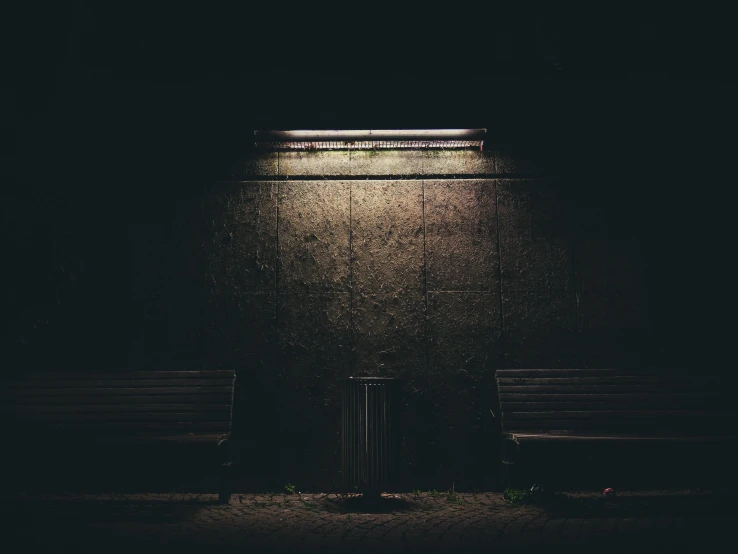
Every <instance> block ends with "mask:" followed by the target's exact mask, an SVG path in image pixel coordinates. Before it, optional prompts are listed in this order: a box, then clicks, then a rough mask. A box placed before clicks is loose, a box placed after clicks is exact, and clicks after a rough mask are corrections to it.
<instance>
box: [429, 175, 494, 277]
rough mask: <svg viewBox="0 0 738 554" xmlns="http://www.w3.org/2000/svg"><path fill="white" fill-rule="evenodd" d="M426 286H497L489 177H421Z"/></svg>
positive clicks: (492, 196) (491, 193)
mask: <svg viewBox="0 0 738 554" xmlns="http://www.w3.org/2000/svg"><path fill="white" fill-rule="evenodd" d="M425 233H426V239H425V241H426V248H425V251H426V264H427V271H428V290H431V291H432V290H476V291H489V290H497V288H498V286H499V285H498V276H497V273H498V261H497V235H496V224H495V187H494V182H493V181H482V180H480V181H476V180H473V181H472V180H470V181H426V182H425Z"/></svg>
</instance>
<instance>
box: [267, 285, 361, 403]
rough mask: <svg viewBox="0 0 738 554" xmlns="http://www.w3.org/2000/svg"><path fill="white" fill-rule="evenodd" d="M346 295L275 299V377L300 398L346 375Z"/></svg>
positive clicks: (294, 296)
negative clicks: (277, 311)
mask: <svg viewBox="0 0 738 554" xmlns="http://www.w3.org/2000/svg"><path fill="white" fill-rule="evenodd" d="M349 303H350V297H349V293H332V294H280V295H279V313H278V328H279V343H278V348H279V364H280V365H279V371H278V373H279V375H280V376H281V378H282V380H283V382H285V383H289V387H290V388H291V389H293V390H302V391H304V394H306V395H310V394H312V393H311V392H310V391H311V390H313V389H315V388H316V387H317V389H318V390H319V389H321V388H323V387H333V386H335V384H336V382H337V380H338V379H342V378H344V377H348V375H349V373H348V372H349V352H350V349H351V334H350V328H349V325H350V323H349V322H350V311H349V310H350V308H349Z"/></svg>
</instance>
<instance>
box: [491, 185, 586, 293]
mask: <svg viewBox="0 0 738 554" xmlns="http://www.w3.org/2000/svg"><path fill="white" fill-rule="evenodd" d="M497 210H498V221H499V231H498V232H499V235H500V264H501V270H502V289H503V290H504V291H512V290H515V291H517V290H528V291H533V290H537V291H543V290H549V289H567V290H568V289H571V288H572V286H573V266H572V240H571V233H570V226H569V223H568V221H567V218H568V217H569V212H568V206H567V205H566V202H565V201H564V198H563V197H562V196H561V195H560V194H558V193H557V189H556V188H555V185H554V184H553V183H550V182H547V181H545V180H514V181H513V180H504V181H498V196H497Z"/></svg>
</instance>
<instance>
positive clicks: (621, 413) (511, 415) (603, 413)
mask: <svg viewBox="0 0 738 554" xmlns="http://www.w3.org/2000/svg"><path fill="white" fill-rule="evenodd" d="M730 415H731V414H730V413H720V412H713V411H698V410H599V411H585V410H575V411H559V410H556V411H541V412H510V411H507V412H503V413H502V419H503V421H505V420H516V419H572V418H573V419H597V420H600V419H610V418H617V419H621V418H623V419H649V418H660V419H661V418H676V417H688V418H696V417H701V416H713V417H726V416H730Z"/></svg>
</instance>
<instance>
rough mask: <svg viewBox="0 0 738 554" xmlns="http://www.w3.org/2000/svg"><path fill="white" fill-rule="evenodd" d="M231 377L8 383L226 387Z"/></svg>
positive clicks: (17, 385)
mask: <svg viewBox="0 0 738 554" xmlns="http://www.w3.org/2000/svg"><path fill="white" fill-rule="evenodd" d="M232 382H233V380H232V379H97V380H94V379H78V380H77V379H75V380H71V379H64V380H48V381H29V382H20V383H13V384H9V385H8V388H9V389H10V390H16V389H26V390H34V389H48V388H54V389H57V388H88V387H89V388H93V389H96V388H117V387H120V388H139V387H140V388H151V387H227V386H229V385H231V383H232Z"/></svg>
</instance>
